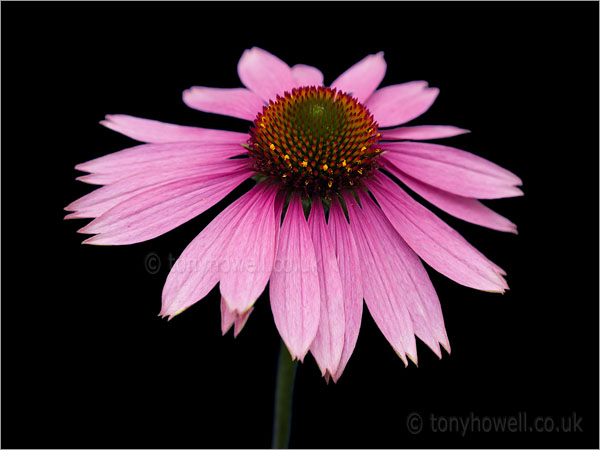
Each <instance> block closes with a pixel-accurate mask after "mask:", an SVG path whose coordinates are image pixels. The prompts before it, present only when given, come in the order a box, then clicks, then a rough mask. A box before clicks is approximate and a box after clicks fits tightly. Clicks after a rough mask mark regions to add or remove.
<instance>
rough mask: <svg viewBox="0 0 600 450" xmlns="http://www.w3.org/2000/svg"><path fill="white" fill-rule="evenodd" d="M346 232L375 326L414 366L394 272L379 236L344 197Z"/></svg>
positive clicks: (413, 344) (405, 313)
mask: <svg viewBox="0 0 600 450" xmlns="http://www.w3.org/2000/svg"><path fill="white" fill-rule="evenodd" d="M344 200H345V201H346V206H347V208H348V215H349V216H350V229H351V230H352V235H353V236H354V239H356V246H357V247H358V252H359V254H360V268H361V273H362V282H363V290H364V296H365V302H366V304H367V308H368V309H369V312H370V313H371V316H372V317H373V320H375V323H376V324H377V326H378V327H379V329H380V330H381V332H382V333H383V335H384V336H385V338H386V339H387V340H388V342H389V343H390V344H391V346H392V348H393V349H394V350H395V351H396V353H397V354H398V356H399V357H400V358H401V359H402V361H403V362H404V364H405V365H406V364H407V361H406V357H405V354H406V355H407V356H408V357H409V358H410V359H411V360H413V361H414V362H415V364H416V363H417V347H416V342H415V335H414V332H413V324H412V320H411V318H410V313H409V311H408V309H407V308H406V305H405V304H404V302H403V301H402V298H403V295H404V294H403V292H402V290H401V288H400V284H399V282H398V277H397V274H396V273H395V272H394V268H393V267H391V266H390V264H389V263H388V261H387V259H388V256H387V253H388V251H389V249H387V248H385V247H384V246H383V243H382V241H381V236H379V235H377V234H376V229H375V228H374V226H373V225H374V224H372V223H371V222H370V221H369V220H368V219H367V217H366V216H365V214H364V212H363V211H362V210H361V208H360V206H358V203H356V200H354V197H352V195H351V194H349V193H346V194H345V195H344Z"/></svg>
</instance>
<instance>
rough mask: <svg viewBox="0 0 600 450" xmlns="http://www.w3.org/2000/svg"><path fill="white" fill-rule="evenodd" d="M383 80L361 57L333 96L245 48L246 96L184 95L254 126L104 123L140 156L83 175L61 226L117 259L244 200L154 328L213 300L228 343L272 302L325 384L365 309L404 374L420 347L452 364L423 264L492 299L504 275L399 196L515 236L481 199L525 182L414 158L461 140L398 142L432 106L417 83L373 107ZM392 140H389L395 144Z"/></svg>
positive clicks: (185, 263) (311, 76)
mask: <svg viewBox="0 0 600 450" xmlns="http://www.w3.org/2000/svg"><path fill="white" fill-rule="evenodd" d="M385 70H386V63H385V60H384V58H383V54H382V53H378V54H376V55H369V56H367V57H366V58H364V59H363V60H361V61H360V62H358V63H357V64H355V65H354V66H352V67H351V68H350V69H348V70H347V71H346V72H344V73H343V74H342V75H340V76H339V77H338V78H337V79H336V80H335V81H334V82H333V83H332V84H331V85H330V87H325V86H324V85H323V75H322V74H321V72H320V71H319V70H318V69H316V68H314V67H310V66H306V65H296V66H294V67H289V66H288V65H287V64H286V63H284V62H283V61H281V60H280V59H278V58H277V57H275V56H274V55H271V54H270V53H267V52H266V51H264V50H261V49H258V48H253V49H251V50H246V51H245V52H244V54H243V55H242V57H241V59H240V61H239V65H238V73H239V76H240V79H241V81H242V83H243V84H244V86H245V88H233V89H220V88H208V87H193V88H191V89H189V90H187V91H185V92H184V95H183V99H184V102H185V103H186V104H187V105H188V106H190V107H192V108H195V109H198V110H201V111H205V112H209V113H216V114H225V115H229V116H233V117H238V118H242V119H246V120H248V121H251V125H250V126H249V130H248V133H237V132H231V131H222V130H212V129H205V128H195V127H187V126H178V125H171V124H166V123H161V122H156V121H153V120H148V119H141V118H136V117H131V116H125V115H109V116H107V117H106V120H105V121H103V122H102V123H103V124H104V125H105V126H107V127H108V128H111V129H113V130H115V131H118V132H120V133H123V134H125V135H127V136H129V137H131V138H133V139H136V140H138V141H142V142H144V144H142V145H138V146H136V147H132V148H129V149H126V150H122V151H119V152H116V153H113V154H110V155H107V156H103V157H101V158H97V159H94V160H92V161H88V162H86V163H83V164H80V165H78V166H77V167H76V168H77V169H79V170H82V171H86V172H88V175H84V176H82V177H80V178H79V179H80V180H81V181H84V182H87V183H90V184H97V185H102V187H100V188H98V189H97V190H95V191H93V192H91V193H90V194H88V195H86V196H84V197H82V198H80V199H79V200H77V201H75V202H73V203H72V204H71V205H69V206H68V207H67V208H66V209H67V210H69V211H72V213H71V214H69V215H68V216H67V218H94V220H93V221H92V222H90V223H89V224H88V225H87V226H85V227H84V228H82V229H81V230H80V231H81V232H83V233H89V234H94V236H92V237H91V238H89V239H87V240H86V241H84V242H86V243H90V244H104V245H123V244H133V243H136V242H142V241H145V240H148V239H152V238H154V237H156V236H159V235H161V234H164V233H166V232H167V231H169V230H171V229H173V228H175V227H177V226H178V225H180V224H182V223H184V222H186V221H188V220H190V219H192V218H193V217H195V216H197V215H198V214H201V213H202V212H204V211H206V210H207V209H209V208H210V207H212V206H214V205H215V204H216V203H218V202H219V201H221V200H222V199H223V198H224V197H225V196H226V195H227V194H228V193H230V192H231V191H232V190H233V189H234V188H236V187H237V186H238V185H240V184H241V183H242V182H243V181H244V180H247V179H249V178H252V179H254V180H256V184H255V186H254V187H253V188H252V189H251V190H250V191H249V192H247V193H246V194H244V195H243V196H242V197H240V198H239V199H237V200H236V201H235V202H233V203H232V204H231V205H229V206H228V207H227V208H225V210H224V211H223V212H221V213H220V214H219V215H218V216H217V217H216V218H215V219H214V220H213V221H212V222H211V223H210V224H209V225H208V226H207V227H206V228H205V229H204V230H202V232H201V233H200V234H199V235H198V236H197V237H196V238H195V239H194V240H193V241H192V242H191V243H190V244H189V245H188V247H187V248H186V249H185V250H184V252H183V253H182V255H181V256H180V258H179V259H178V261H177V263H176V264H175V266H174V267H173V269H172V270H171V273H170V274H169V276H168V278H167V281H166V284H165V287H164V290H163V298H162V303H163V305H162V310H161V315H163V316H168V317H173V316H174V315H176V314H179V313H180V312H182V311H184V310H185V309H187V308H189V307H190V306H191V305H193V304H194V303H195V302H197V301H199V300H201V299H202V298H203V297H205V296H206V295H207V294H208V293H209V292H210V291H211V290H212V289H213V288H214V287H215V285H216V284H217V283H219V286H220V291H221V295H222V300H221V313H222V317H221V324H222V330H223V333H225V332H226V331H227V330H228V329H229V328H231V327H232V326H234V329H235V330H234V332H235V334H236V336H237V334H238V333H239V332H240V331H241V329H242V327H243V326H244V324H245V323H246V321H247V320H248V317H249V315H250V313H251V312H252V309H253V307H254V303H255V301H256V299H257V298H258V297H259V295H260V294H261V293H262V292H263V290H264V289H265V287H266V285H267V283H269V286H270V301H271V309H272V312H273V317H274V321H275V325H276V327H277V329H278V331H279V333H280V335H281V337H282V339H283V341H284V342H285V344H286V346H287V347H288V349H289V351H290V353H291V355H292V357H293V358H298V359H300V360H303V359H304V357H305V355H306V353H307V352H308V351H309V350H310V351H311V353H312V354H313V355H314V357H315V359H316V361H317V363H318V365H319V367H320V369H321V372H322V374H323V375H324V376H325V377H326V378H327V379H329V377H333V379H334V380H335V381H337V379H338V378H339V377H340V376H341V374H342V372H343V370H344V368H345V366H346V364H347V363H348V360H349V358H350V356H351V354H352V352H353V350H354V347H355V344H356V340H357V338H358V333H359V329H360V322H361V317H362V311H363V299H364V301H365V302H366V304H367V307H368V310H369V312H370V314H371V315H372V316H373V318H374V320H375V322H376V323H377V325H378V326H379V328H380V330H381V331H382V333H383V334H384V336H385V337H386V339H387V340H388V341H389V342H390V344H391V345H392V347H393V348H394V350H395V351H396V353H397V354H398V355H399V356H400V358H401V359H402V360H403V361H404V362H405V364H406V363H407V357H408V358H410V359H411V360H413V361H414V362H415V363H416V362H417V354H416V343H415V336H417V337H418V338H419V339H421V340H422V341H423V342H424V343H425V344H426V345H427V346H429V347H430V348H431V349H432V350H433V351H434V352H435V353H436V354H437V355H438V356H440V357H441V351H440V344H441V345H442V346H443V347H445V348H446V350H447V351H450V344H449V342H448V337H447V335H446V330H445V326H444V320H443V316H442V310H441V307H440V303H439V300H438V297H437V295H436V292H435V290H434V288H433V285H432V284H431V281H430V280H429V277H428V275H427V272H426V271H425V268H424V267H423V264H422V262H421V260H423V261H425V262H426V263H427V264H428V265H430V266H431V267H432V268H433V269H435V270H437V271H438V272H440V273H442V274H444V275H446V276H447V277H449V278H451V279H452V280H454V281H456V282H458V283H460V284H462V285H465V286H468V287H472V288H475V289H480V290H484V291H492V292H503V291H504V290H505V289H508V286H507V284H506V282H505V280H504V278H503V275H505V273H504V271H503V270H502V269H501V268H499V267H498V266H497V265H495V264H494V263H492V262H491V261H490V260H488V259H487V258H486V257H485V256H483V255H482V254H481V253H480V252H479V251H477V250H476V249H475V248H473V247H472V246H471V245H470V244H469V243H468V242H467V241H466V240H465V239H464V238H463V237H462V236H460V235H459V234H458V233H457V232H456V231H454V230H453V229H451V228H450V227H449V226H448V225H446V224H445V223H444V222H442V221H441V220H440V219H439V218H438V217H437V216H436V215H434V214H433V213H432V212H431V211H429V210H428V209H427V208H425V207H424V206H422V205H421V204H419V203H418V202H416V201H415V200H414V199H413V198H412V197H410V196H409V195H408V194H406V192H405V190H404V189H403V188H402V187H401V186H400V185H399V184H398V180H399V181H400V182H402V183H403V184H404V185H405V186H406V187H408V188H409V189H411V190H413V191H414V192H415V193H417V194H419V195H420V196H421V197H423V198H424V199H426V200H427V201H429V202H430V203H432V204H434V205H436V206H437V207H439V208H440V209H442V210H444V211H445V212H447V213H449V214H451V215H453V216H455V217H458V218H460V219H463V220H466V221H468V222H471V223H475V224H478V225H482V226H485V227H488V228H492V229H495V230H500V231H509V232H516V227H515V225H514V224H512V223H511V222H510V221H509V220H507V219H505V218H504V217H502V216H500V215H498V214H496V213H495V212H493V211H492V210H490V209H489V208H487V207H486V206H484V205H483V204H482V203H480V202H479V201H478V199H494V198H502V197H511V196H517V195H522V192H521V191H520V190H519V189H518V187H517V186H518V185H520V184H521V181H520V180H519V178H518V177H516V176H515V175H513V174H512V173H510V172H508V171H507V170H505V169H503V168H501V167H499V166H497V165H495V164H493V163H491V162H489V161H487V160H484V159H482V158H480V157H478V156H475V155H473V154H471V153H467V152H465V151H462V150H458V149H455V148H451V147H446V146H442V145H437V144H431V143H422V142H419V141H421V140H431V139H438V138H444V137H450V136H455V135H459V134H462V133H466V132H467V130H463V129H460V128H456V127H452V126H439V125H431V126H402V127H397V126H398V125H402V124H404V123H406V122H408V121H410V120H412V119H414V118H416V117H418V116H419V115H421V114H423V113H424V112H425V111H427V109H429V107H430V106H431V105H432V103H433V102H434V100H435V98H436V97H437V95H438V93H439V91H438V89H436V88H430V87H428V85H427V83H426V82H423V81H414V82H409V83H403V84H397V85H393V86H387V87H384V88H381V89H377V87H378V86H379V84H380V82H381V81H382V79H383V76H384V74H385ZM390 127H396V128H390Z"/></svg>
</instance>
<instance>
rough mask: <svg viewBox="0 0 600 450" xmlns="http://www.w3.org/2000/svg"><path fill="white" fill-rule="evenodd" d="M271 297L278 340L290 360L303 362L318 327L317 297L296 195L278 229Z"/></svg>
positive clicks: (309, 248)
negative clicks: (289, 356) (285, 349)
mask: <svg viewBox="0 0 600 450" xmlns="http://www.w3.org/2000/svg"><path fill="white" fill-rule="evenodd" d="M270 297H271V310H272V311H273V318H274V320H275V326H276V327H277V330H278V331H279V334H280V336H281V339H283V342H284V343H285V345H286V346H287V348H288V350H289V351H290V355H292V359H296V358H298V359H300V361H303V360H304V357H305V356H306V353H307V352H308V350H309V348H310V345H311V344H312V342H313V340H314V338H315V335H316V334H317V328H318V327H319V313H320V305H319V303H320V294H319V275H318V273H317V260H316V257H315V249H314V246H313V243H312V239H311V237H310V231H309V230H308V225H307V223H306V219H305V218H304V212H303V210H302V200H301V198H300V195H299V194H297V193H294V194H293V195H292V198H291V200H290V203H289V205H288V209H287V213H286V215H285V219H284V220H283V225H282V226H281V231H280V235H279V239H278V248H277V256H276V259H275V265H274V267H273V273H272V274H271V282H270Z"/></svg>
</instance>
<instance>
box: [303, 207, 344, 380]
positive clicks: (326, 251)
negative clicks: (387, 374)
mask: <svg viewBox="0 0 600 450" xmlns="http://www.w3.org/2000/svg"><path fill="white" fill-rule="evenodd" d="M308 228H309V230H310V234H311V237H312V241H313V245H314V247H315V255H316V258H317V272H318V274H319V290H320V293H321V308H320V311H321V313H320V318H319V328H318V330H317V335H316V336H315V340H314V341H313V343H312V346H311V347H310V351H311V353H312V354H313V356H314V357H315V360H316V361H317V364H318V365H319V368H320V369H321V374H322V375H323V376H325V375H326V374H327V373H329V374H330V375H332V376H333V377H335V375H336V373H337V368H338V365H339V363H340V359H341V357H342V350H343V348H344V328H345V319H344V291H343V288H342V279H341V277H340V271H339V268H338V263H337V259H336V256H335V249H334V247H333V243H332V242H331V236H330V235H329V230H328V229H327V222H326V221H325V212H324V211H323V204H322V203H321V198H320V197H314V198H313V202H312V208H311V210H310V215H309V217H308Z"/></svg>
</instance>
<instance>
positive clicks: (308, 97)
mask: <svg viewBox="0 0 600 450" xmlns="http://www.w3.org/2000/svg"><path fill="white" fill-rule="evenodd" d="M380 136H381V135H380V134H379V132H378V127H377V123H376V122H375V121H374V120H373V116H372V115H371V113H370V112H369V111H368V110H367V109H366V108H365V107H364V106H363V105H362V104H360V103H359V102H358V101H356V99H354V98H352V97H351V96H350V95H348V94H345V93H342V92H340V91H337V90H336V89H331V88H326V87H302V88H297V89H293V90H292V92H291V93H289V92H286V93H285V94H284V96H283V97H280V96H277V99H276V101H270V102H269V104H268V105H267V106H265V107H264V108H263V111H262V112H261V113H259V114H258V116H257V117H256V120H255V121H254V126H253V127H250V140H249V141H248V146H247V149H248V153H249V155H250V158H251V159H252V160H253V168H254V170H255V171H256V172H258V173H260V174H262V175H264V176H267V177H269V178H273V179H277V180H278V181H279V182H280V183H281V184H283V185H284V186H285V187H288V188H294V189H300V190H303V191H304V192H306V194H308V195H313V194H318V195H320V196H321V197H323V198H328V197H330V196H331V194H332V193H335V192H339V191H341V190H344V189H351V188H356V187H360V186H362V181H361V180H362V179H363V178H364V177H366V176H367V175H368V174H369V172H371V171H372V170H374V169H376V168H377V167H379V165H378V163H377V158H378V157H379V155H380V152H381V150H380V149H379V148H377V143H378V142H379V139H380Z"/></svg>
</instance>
